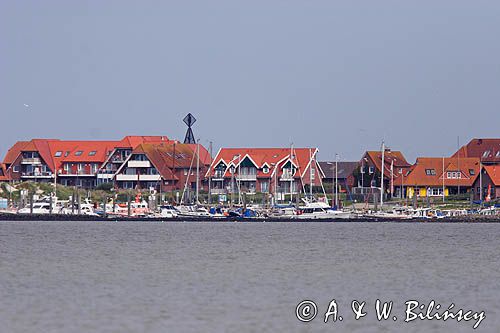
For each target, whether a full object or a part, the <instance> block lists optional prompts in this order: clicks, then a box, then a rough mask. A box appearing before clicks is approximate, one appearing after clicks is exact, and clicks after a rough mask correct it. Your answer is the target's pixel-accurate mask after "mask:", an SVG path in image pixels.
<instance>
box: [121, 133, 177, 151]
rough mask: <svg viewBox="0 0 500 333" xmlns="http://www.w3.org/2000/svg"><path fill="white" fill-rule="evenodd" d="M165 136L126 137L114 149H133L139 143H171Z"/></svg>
mask: <svg viewBox="0 0 500 333" xmlns="http://www.w3.org/2000/svg"><path fill="white" fill-rule="evenodd" d="M172 141H173V140H170V139H169V138H168V137H167V136H166V135H163V136H142V135H128V136H126V137H124V138H123V139H121V140H120V141H119V142H118V143H117V145H116V148H135V147H137V146H138V145H140V144H141V143H161V142H167V143H168V142H172Z"/></svg>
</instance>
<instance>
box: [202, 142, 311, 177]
mask: <svg viewBox="0 0 500 333" xmlns="http://www.w3.org/2000/svg"><path fill="white" fill-rule="evenodd" d="M316 153H317V148H293V152H292V154H290V148H221V150H219V152H218V154H217V156H216V157H215V158H214V160H213V163H212V165H211V168H210V170H209V172H210V173H212V174H213V172H214V171H213V170H214V167H216V166H217V165H218V164H219V163H220V162H221V161H224V163H225V164H226V165H229V164H230V163H231V162H232V163H233V164H234V165H238V164H239V161H243V160H244V158H245V157H246V156H248V157H249V158H250V159H251V160H252V161H253V163H255V164H256V167H257V168H258V169H260V168H262V167H263V165H264V164H267V165H268V166H269V169H270V172H269V173H268V174H264V173H263V172H261V171H260V170H259V171H258V173H257V177H271V175H272V174H273V172H274V168H275V167H273V164H274V165H275V166H279V167H282V166H283V165H284V164H285V163H287V162H288V161H289V159H290V155H294V159H293V163H294V164H295V165H297V166H298V172H297V173H296V175H295V176H296V177H301V176H302V175H303V174H304V172H306V169H307V168H308V165H309V161H310V160H311V155H314V154H316ZM237 155H239V156H240V158H236V159H235V156H237ZM279 175H280V171H279V172H278V176H279ZM226 176H227V177H229V173H228V171H226Z"/></svg>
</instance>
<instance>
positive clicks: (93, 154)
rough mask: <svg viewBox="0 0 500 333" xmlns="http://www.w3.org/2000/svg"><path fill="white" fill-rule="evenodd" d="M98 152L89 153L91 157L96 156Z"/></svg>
mask: <svg viewBox="0 0 500 333" xmlns="http://www.w3.org/2000/svg"><path fill="white" fill-rule="evenodd" d="M96 153H97V152H96V151H95V150H92V151H91V152H89V156H95V154H96Z"/></svg>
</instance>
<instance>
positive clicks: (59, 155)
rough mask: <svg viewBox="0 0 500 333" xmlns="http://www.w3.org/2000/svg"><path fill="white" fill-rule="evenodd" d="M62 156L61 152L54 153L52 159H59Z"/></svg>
mask: <svg viewBox="0 0 500 333" xmlns="http://www.w3.org/2000/svg"><path fill="white" fill-rule="evenodd" d="M61 156H62V151H56V153H55V154H54V157H61Z"/></svg>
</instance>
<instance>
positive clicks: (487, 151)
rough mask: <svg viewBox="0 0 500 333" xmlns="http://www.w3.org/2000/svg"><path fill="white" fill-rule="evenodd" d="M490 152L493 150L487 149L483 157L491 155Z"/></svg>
mask: <svg viewBox="0 0 500 333" xmlns="http://www.w3.org/2000/svg"><path fill="white" fill-rule="evenodd" d="M490 152H491V151H489V150H485V151H484V153H483V158H484V157H488V156H490Z"/></svg>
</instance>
